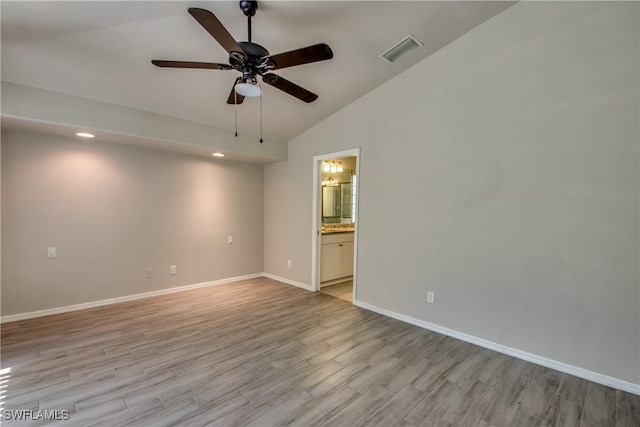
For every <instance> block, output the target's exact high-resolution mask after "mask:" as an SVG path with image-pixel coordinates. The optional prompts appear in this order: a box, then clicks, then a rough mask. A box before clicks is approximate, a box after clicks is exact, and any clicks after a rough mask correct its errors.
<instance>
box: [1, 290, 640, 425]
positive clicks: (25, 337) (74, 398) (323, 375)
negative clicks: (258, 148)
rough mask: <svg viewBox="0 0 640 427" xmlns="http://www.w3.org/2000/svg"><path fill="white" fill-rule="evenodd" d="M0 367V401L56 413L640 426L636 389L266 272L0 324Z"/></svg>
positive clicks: (112, 421)
mask: <svg viewBox="0 0 640 427" xmlns="http://www.w3.org/2000/svg"><path fill="white" fill-rule="evenodd" d="M2 368H3V369H7V368H11V372H10V377H9V382H8V389H6V402H5V409H33V410H38V409H48V410H56V409H57V410H69V411H70V414H71V416H70V419H69V420H68V421H66V422H59V423H58V424H59V425H64V426H67V425H69V426H90V425H103V426H121V425H139V426H161V425H167V426H175V425H210V426H240V425H251V426H282V425H294V426H315V425H323V426H348V427H355V426H385V427H386V426H394V425H397V426H412V425H413V426H440V425H443V426H488V425H492V426H494V425H495V426H530V425H531V426H533V425H536V426H538V425H548V426H553V425H559V426H600V425H611V426H614V425H616V426H638V425H640V398H639V397H638V396H635V395H632V394H629V393H624V392H620V391H616V390H614V389H611V388H608V387H604V386H602V385H598V384H595V383H591V382H589V381H585V380H582V379H579V378H576V377H572V376H570V375H566V374H562V373H559V372H556V371H553V370H551V369H547V368H544V367H540V366H537V365H534V364H531V363H528V362H524V361H521V360H518V359H514V358H512V357H509V356H506V355H502V354H499V353H495V352H492V351H489V350H486V349H483V348H480V347H477V346H474V345H471V344H468V343H464V342H462V341H458V340H456V339H453V338H448V337H445V336H442V335H439V334H436V333H433V332H430V331H426V330H424V329H421V328H418V327H415V326H412V325H408V324H405V323H402V322H400V321H397V320H394V319H390V318H386V317H384V316H381V315H379V314H375V313H372V312H369V311H366V310H363V309H359V308H356V307H354V306H353V305H351V304H349V303H347V302H345V301H342V300H340V299H337V298H333V297H330V296H327V295H323V294H321V293H310V292H307V291H304V290H301V289H298V288H295V287H292V286H289V285H285V284H282V283H278V282H276V281H273V280H270V279H265V278H261V279H255V280H249V281H244V282H238V283H233V284H227V285H222V286H217V287H211V288H206V289H200V290H195V291H189V292H182V293H178V294H173V295H167V296H161V297H156V298H152V299H146V300H139V301H135V302H129V303H122V304H118V305H113V306H109V307H102V308H96V309H91V310H86V311H81V312H75V313H68V314H62V315H56V316H51V317H46V318H40V319H33V320H27V321H22V322H16V323H10V324H6V325H3V326H2ZM5 385H6V384H5ZM32 424H35V425H41V424H44V422H42V421H36V422H33V423H29V422H24V421H21V422H8V421H6V420H5V421H4V424H3V425H19V426H27V425H32Z"/></svg>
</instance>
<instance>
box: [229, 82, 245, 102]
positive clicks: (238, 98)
mask: <svg viewBox="0 0 640 427" xmlns="http://www.w3.org/2000/svg"><path fill="white" fill-rule="evenodd" d="M241 79H242V78H241V77H238V78H237V79H236V81H235V82H234V83H233V87H232V88H231V93H230V94H229V98H228V99H227V104H231V105H233V104H236V103H237V104H242V101H244V96H242V95H240V94H239V93H238V92H236V85H237V84H238V83H240V80H241Z"/></svg>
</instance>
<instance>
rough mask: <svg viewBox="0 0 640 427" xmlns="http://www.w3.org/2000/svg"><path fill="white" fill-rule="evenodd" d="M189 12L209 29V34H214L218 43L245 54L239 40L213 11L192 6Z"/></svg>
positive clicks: (227, 48) (226, 48)
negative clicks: (237, 40)
mask: <svg viewBox="0 0 640 427" xmlns="http://www.w3.org/2000/svg"><path fill="white" fill-rule="evenodd" d="M189 13H190V14H191V16H193V17H194V18H195V19H196V21H198V22H199V23H200V25H202V26H203V27H204V29H205V30H207V32H208V33H209V34H211V35H212V36H213V38H214V39H216V40H217V42H218V43H220V45H222V47H223V48H224V49H225V50H226V51H227V52H229V53H231V52H240V53H242V54H244V51H243V50H242V48H241V47H240V45H239V44H238V42H236V40H235V39H234V38H233V36H232V35H231V34H229V32H228V31H227V29H226V28H225V27H224V25H222V23H221V22H220V21H219V20H218V18H216V16H215V15H214V14H213V13H211V12H209V11H208V10H206V9H200V8H197V7H190V8H189Z"/></svg>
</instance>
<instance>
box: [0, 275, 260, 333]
mask: <svg viewBox="0 0 640 427" xmlns="http://www.w3.org/2000/svg"><path fill="white" fill-rule="evenodd" d="M263 275H264V273H255V274H247V275H245V276H236V277H229V278H226V279H220V280H213V281H211V282H203V283H196V284H194V285H185V286H177V287H174V288H168V289H159V290H157V291H151V292H144V293H142V294H134V295H125V296H122V297H116V298H108V299H103V300H99V301H90V302H85V303H82V304H73V305H67V306H64V307H55V308H47V309H45V310H38V311H30V312H28V313H19V314H11V315H8V316H2V317H0V324H2V323H10V322H17V321H20V320H27V319H35V318H36V317H44V316H51V315H54V314H61V313H69V312H71V311H78V310H85V309H87V308H95V307H102V306H105V305H111V304H117V303H119V302H127V301H135V300H139V299H143V298H151V297H156V296H159V295H167V294H174V293H176V292H184V291H190V290H193V289H199V288H206V287H209V286H216V285H222V284H225V283H231V282H238V281H240V280H249V279H255V278H257V277H262V276H263Z"/></svg>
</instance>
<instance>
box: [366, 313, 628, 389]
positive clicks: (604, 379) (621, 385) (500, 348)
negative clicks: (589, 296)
mask: <svg viewBox="0 0 640 427" xmlns="http://www.w3.org/2000/svg"><path fill="white" fill-rule="evenodd" d="M354 304H355V305H356V306H357V307H360V308H364V309H366V310H369V311H373V312H375V313H378V314H382V315H383V316H387V317H391V318H394V319H397V320H400V321H402V322H406V323H409V324H412V325H415V326H419V327H421V328H424V329H428V330H430V331H433V332H437V333H439V334H442V335H447V336H449V337H452V338H457V339H459V340H462V341H466V342H469V343H471V344H476V345H478V346H480V347H484V348H488V349H489V350H494V351H497V352H499V353H504V354H507V355H509V356H513V357H516V358H518V359H522V360H526V361H527V362H532V363H535V364H537V365H541V366H545V367H547V368H551V369H555V370H556V371H560V372H564V373H566V374H569V375H574V376H576V377H579V378H583V379H585V380H589V381H593V382H595V383H598V384H602V385H605V386H608V387H613V388H616V389H618V390H622V391H626V392H629V393H633V394H637V395H640V384H635V383H632V382H629V381H624V380H621V379H618V378H614V377H610V376H608V375H603V374H599V373H597V372H593V371H590V370H588V369H583V368H579V367H577V366H573V365H569V364H567V363H563V362H559V361H557V360H553V359H549V358H547V357H543V356H538V355H537V354H533V353H528V352H526V351H522V350H518V349H515V348H512V347H508V346H506V345H502V344H498V343H495V342H492V341H488V340H485V339H482V338H478V337H475V336H473V335H468V334H465V333H462V332H458V331H455V330H453V329H449V328H445V327H443V326H439V325H436V324H433V323H429V322H425V321H424V320H420V319H416V318H413V317H410V316H405V315H404V314H400V313H396V312H394V311H391V310H387V309H384V308H380V307H377V306H375V305H372V304H367V303H366V302H362V301H355V302H354Z"/></svg>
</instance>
